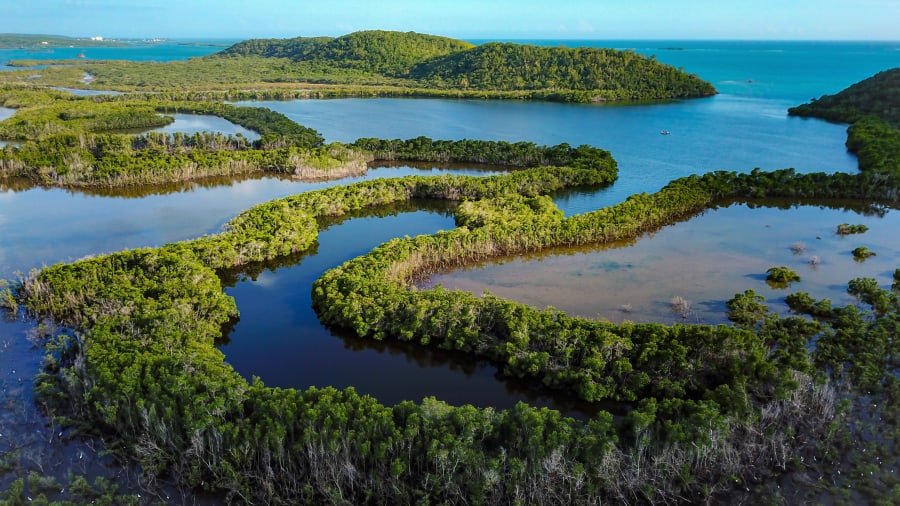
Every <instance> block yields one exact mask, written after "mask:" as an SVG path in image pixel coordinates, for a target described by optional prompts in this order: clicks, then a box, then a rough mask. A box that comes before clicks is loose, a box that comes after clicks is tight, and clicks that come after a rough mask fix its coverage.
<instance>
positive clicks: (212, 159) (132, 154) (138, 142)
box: [0, 133, 371, 187]
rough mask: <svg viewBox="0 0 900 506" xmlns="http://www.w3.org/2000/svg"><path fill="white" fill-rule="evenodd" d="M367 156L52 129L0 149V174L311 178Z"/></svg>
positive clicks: (219, 139) (238, 141) (58, 182)
mask: <svg viewBox="0 0 900 506" xmlns="http://www.w3.org/2000/svg"><path fill="white" fill-rule="evenodd" d="M255 144H259V143H258V142H257V143H255ZM370 160H371V156H370V155H369V154H367V153H364V152H361V151H358V150H354V149H350V148H348V147H346V146H344V145H341V144H339V143H334V144H329V145H327V146H320V147H310V148H303V147H297V146H293V145H291V144H290V143H286V145H285V146H284V147H267V148H266V149H261V148H257V147H254V143H251V142H250V141H248V140H247V139H246V138H244V137H242V136H237V137H235V136H226V135H222V134H213V133H197V134H193V135H184V134H180V133H175V134H162V133H149V134H145V135H140V136H130V135H121V134H87V133H80V134H58V135H53V136H50V137H47V138H45V139H42V140H40V141H37V142H29V143H26V144H24V145H22V146H21V147H19V148H16V149H7V150H2V151H0V177H22V178H27V179H29V180H31V181H32V182H33V183H36V184H40V185H45V186H68V187H122V186H137V185H149V184H161V183H175V182H182V181H188V180H193V179H197V178H205V177H212V176H234V175H238V174H249V173H258V172H268V173H273V174H284V175H289V176H294V177H298V178H302V179H313V180H315V179H333V178H337V177H347V176H352V175H359V174H362V173H365V172H366V170H368V165H367V163H368V162H369V161H370Z"/></svg>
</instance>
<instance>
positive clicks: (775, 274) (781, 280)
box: [766, 265, 800, 286]
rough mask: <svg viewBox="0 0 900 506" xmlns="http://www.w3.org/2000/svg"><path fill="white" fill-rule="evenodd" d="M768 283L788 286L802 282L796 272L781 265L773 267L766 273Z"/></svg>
mask: <svg viewBox="0 0 900 506" xmlns="http://www.w3.org/2000/svg"><path fill="white" fill-rule="evenodd" d="M766 281H768V282H769V283H770V284H774V285H782V286H787V285H789V284H790V283H793V282H794V281H800V275H799V274H797V273H796V272H794V271H793V270H792V269H791V268H790V267H785V266H783V265H781V266H778V267H772V268H770V269H769V270H767V271H766Z"/></svg>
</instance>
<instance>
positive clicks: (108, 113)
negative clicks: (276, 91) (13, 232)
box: [0, 87, 324, 148]
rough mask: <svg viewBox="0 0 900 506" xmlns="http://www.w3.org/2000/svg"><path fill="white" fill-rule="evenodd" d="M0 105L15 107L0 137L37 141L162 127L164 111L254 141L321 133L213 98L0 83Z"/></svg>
mask: <svg viewBox="0 0 900 506" xmlns="http://www.w3.org/2000/svg"><path fill="white" fill-rule="evenodd" d="M0 105H2V106H5V107H17V108H18V110H17V111H16V114H15V115H13V116H12V117H11V118H9V119H7V120H5V121H3V122H0V138H3V139H22V140H41V139H45V138H47V137H49V136H52V135H56V134H63V133H66V134H73V133H107V132H116V131H122V130H130V129H142V128H153V127H159V126H164V125H167V124H169V123H171V122H172V118H171V117H170V116H165V114H175V113H188V114H209V115H213V116H219V117H221V118H224V119H226V120H228V121H231V122H232V123H235V124H237V125H240V126H243V127H245V128H248V129H250V130H254V131H256V132H257V133H259V134H260V135H261V136H262V139H261V142H260V143H259V145H260V146H261V147H268V146H278V147H285V146H297V147H301V148H313V147H319V146H321V145H322V143H323V142H324V141H323V139H322V136H321V134H319V133H318V132H316V131H315V130H313V129H311V128H307V127H304V126H301V125H298V124H297V123H295V122H293V121H291V120H290V119H289V118H287V117H286V116H284V115H283V114H281V113H277V112H274V111H271V110H269V109H266V108H263V107H239V106H235V105H231V104H224V103H218V102H208V101H207V102H188V101H180V102H175V101H166V100H159V99H155V100H154V99H148V98H143V99H138V100H136V99H132V98H129V97H123V98H122V99H120V100H110V99H108V98H97V97H94V98H76V97H73V96H71V95H69V94H66V93H55V94H51V93H47V92H43V91H41V90H35V89H28V88H17V87H7V88H0Z"/></svg>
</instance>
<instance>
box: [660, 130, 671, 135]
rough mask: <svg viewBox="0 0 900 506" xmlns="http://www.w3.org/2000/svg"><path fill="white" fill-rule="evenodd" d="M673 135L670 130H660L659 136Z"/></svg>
mask: <svg viewBox="0 0 900 506" xmlns="http://www.w3.org/2000/svg"><path fill="white" fill-rule="evenodd" d="M671 133H672V132H670V131H668V130H660V131H659V135H669V134H671Z"/></svg>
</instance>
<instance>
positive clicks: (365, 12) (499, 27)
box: [0, 0, 900, 40]
mask: <svg viewBox="0 0 900 506" xmlns="http://www.w3.org/2000/svg"><path fill="white" fill-rule="evenodd" d="M898 27H900V0H568V1H567V0H545V1H536V0H516V1H512V0H498V1H476V0H419V1H407V0H388V1H377V0H369V1H364V0H316V1H307V0H252V1H240V2H239V1H232V0H0V32H15V33H45V34H61V35H76V36H89V35H104V36H107V37H116V36H118V37H222V38H248V37H289V36H297V35H340V34H343V33H347V32H351V31H355V30H364V29H374V28H381V29H388V30H404V31H408V30H414V31H419V32H427V33H435V34H441V35H448V36H453V37H462V38H551V39H553V38H556V39H560V38H563V39H566V38H567V39H628V38H630V39H647V38H655V39H774V40H791V39H816V40H897V39H900V28H898Z"/></svg>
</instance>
